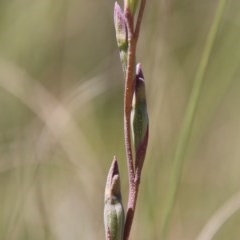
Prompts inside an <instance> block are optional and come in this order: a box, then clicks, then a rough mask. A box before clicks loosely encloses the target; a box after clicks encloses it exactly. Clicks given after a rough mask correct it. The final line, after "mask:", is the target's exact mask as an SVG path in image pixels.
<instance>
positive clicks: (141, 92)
mask: <svg viewBox="0 0 240 240" xmlns="http://www.w3.org/2000/svg"><path fill="white" fill-rule="evenodd" d="M131 124H132V125H131V128H132V138H133V144H134V147H135V155H136V165H138V164H140V163H139V161H141V165H142V163H143V161H144V158H145V154H146V148H147V143H148V125H149V121H148V113H147V102H146V91H145V83H144V76H143V73H142V69H141V64H137V66H136V83H135V90H134V95H133V102H132V112H131ZM139 159H141V160H139ZM137 161H138V162H137Z"/></svg>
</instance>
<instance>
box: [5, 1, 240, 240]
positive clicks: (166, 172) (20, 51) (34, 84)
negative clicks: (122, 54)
mask: <svg viewBox="0 0 240 240" xmlns="http://www.w3.org/2000/svg"><path fill="white" fill-rule="evenodd" d="M217 3H218V1H208V0H202V1H200V0H194V1H190V0H182V1H176V0H170V1H164V0H160V1H159V0H153V1H147V4H146V10H145V15H144V19H143V26H142V31H141V34H140V42H139V45H138V59H137V60H138V61H140V62H141V63H142V66H143V69H144V75H145V79H146V82H145V83H146V90H147V98H148V108H149V109H148V112H149V119H150V129H149V144H148V151H147V156H146V160H145V165H144V169H143V174H142V181H141V186H140V192H139V201H138V205H137V212H136V217H135V219H134V223H133V231H132V233H131V239H132V240H134V239H138V240H148V239H150V240H151V239H159V238H160V237H159V236H160V229H161V225H162V221H163V219H162V217H163V210H164V208H165V206H166V204H167V203H166V196H167V194H168V192H169V180H170V176H171V168H172V156H173V153H174V150H175V146H176V143H177V137H178V133H179V130H180V128H181V124H182V119H183V116H184V112H185V107H186V103H187V101H188V97H189V92H190V91H191V86H192V83H193V80H194V77H195V73H196V69H197V67H198V64H199V59H200V56H201V53H202V49H203V45H204V43H205V40H206V36H207V33H208V30H209V29H210V26H211V23H212V20H213V18H214V15H215V11H216V6H217ZM113 6H114V2H112V1H103V0H100V1H87V0H79V1H77V0H58V1H57V0H41V1H40V0H12V1H8V0H2V1H0V239H3V240H5V239H6V240H27V239H34V240H66V239H67V240H77V239H78V240H79V239H84V240H88V239H89V240H92V239H104V226H103V199H104V196H103V195H104V185H105V180H106V176H107V171H108V169H109V166H110V163H111V160H112V157H113V155H114V154H116V155H117V157H118V159H119V167H120V172H121V181H122V192H123V202H124V203H125V204H126V198H127V194H128V185H127V173H126V164H125V152H124V145H123V96H122V95H123V74H122V69H121V63H120V60H119V53H118V50H117V46H116V40H115V32H114V27H113ZM239 42H240V2H239V1H238V0H229V1H228V4H227V7H226V9H225V12H224V17H223V19H222V21H221V25H220V28H219V31H218V34H217V38H216V41H215V43H214V47H213V49H212V53H211V56H210V62H209V65H208V67H207V71H206V73H205V75H204V85H203V88H202V91H201V96H200V101H199V104H198V109H197V113H196V116H195V120H194V125H193V128H192V131H191V138H190V144H189V146H188V152H187V157H186V159H185V161H184V169H183V174H182V178H181V182H180V185H179V191H178V195H177V202H176V206H175V208H174V215H173V219H172V221H171V227H170V239H172V240H174V239H178V240H181V239H184V240H192V239H196V238H197V236H198V234H199V233H200V232H201V230H202V228H203V227H204V225H205V224H206V223H207V222H208V220H209V219H210V218H211V217H212V216H213V214H214V213H215V212H216V211H217V210H218V209H221V207H222V206H224V203H225V202H226V201H228V199H230V198H231V197H232V196H233V195H234V194H237V193H238V192H239V191H240V184H239V183H240V174H239V169H240V160H239V159H240V148H239V145H240V110H239V102H240V80H239V79H240V72H239V69H240V45H239ZM239 201H240V200H239ZM239 224H240V214H239V212H236V213H235V214H233V215H232V216H231V218H230V219H229V220H228V221H227V222H226V223H224V224H223V226H222V228H221V229H220V230H219V232H218V233H217V234H216V235H215V236H214V238H213V239H214V240H226V239H231V240H238V239H239V236H240V228H239Z"/></svg>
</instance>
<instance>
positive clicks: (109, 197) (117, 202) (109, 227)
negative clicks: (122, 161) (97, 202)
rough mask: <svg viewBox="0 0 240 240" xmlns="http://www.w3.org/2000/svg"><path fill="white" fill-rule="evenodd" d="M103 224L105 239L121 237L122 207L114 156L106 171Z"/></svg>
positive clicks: (110, 239)
mask: <svg viewBox="0 0 240 240" xmlns="http://www.w3.org/2000/svg"><path fill="white" fill-rule="evenodd" d="M104 225H105V234H106V239H107V240H122V239H123V228H124V209H123V205H122V196H121V186H120V176H119V170H118V164H117V160H116V158H115V157H114V159H113V162H112V165H111V167H110V169H109V172H108V177H107V182H106V188H105V204H104Z"/></svg>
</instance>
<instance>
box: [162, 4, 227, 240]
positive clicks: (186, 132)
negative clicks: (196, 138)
mask: <svg viewBox="0 0 240 240" xmlns="http://www.w3.org/2000/svg"><path fill="white" fill-rule="evenodd" d="M226 2H227V0H219V3H218V7H217V10H216V15H215V18H214V20H213V23H212V26H211V28H210V31H209V33H208V36H207V39H206V43H205V46H204V49H203V53H202V57H201V60H200V64H199V67H198V70H197V73H196V77H195V80H194V83H193V87H192V92H191V94H190V97H189V100H188V105H187V109H186V114H185V117H184V120H183V126H182V129H181V132H180V135H179V140H178V145H177V149H176V152H175V155H174V159H173V164H174V166H173V173H172V178H171V185H170V194H169V196H168V199H167V207H166V211H165V214H164V218H163V228H162V233H161V234H162V237H161V239H162V240H165V239H167V236H168V230H169V227H170V226H169V225H170V221H171V217H172V212H173V208H174V205H175V201H176V195H177V189H178V185H179V181H180V178H181V172H182V167H183V162H184V159H185V156H186V149H187V145H188V142H189V137H190V133H191V129H192V124H193V121H194V115H195V112H196V108H197V104H198V100H199V95H200V90H201V86H202V82H203V78H204V75H205V72H206V67H207V64H208V61H209V57H210V53H211V50H212V46H213V43H214V40H215V37H216V33H217V30H218V27H219V24H220V20H221V17H222V15H223V11H224V7H225V5H226Z"/></svg>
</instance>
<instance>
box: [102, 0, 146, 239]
mask: <svg viewBox="0 0 240 240" xmlns="http://www.w3.org/2000/svg"><path fill="white" fill-rule="evenodd" d="M145 2H146V0H125V1H124V8H123V9H121V7H120V6H119V4H118V3H117V2H116V3H115V7H114V25H115V30H116V40H117V46H118V49H119V53H120V59H121V63H122V68H123V72H124V77H125V90H124V138H125V149H126V158H127V168H128V180H129V195H128V204H127V210H126V216H125V214H124V212H125V211H124V208H123V204H122V197H121V187H120V174H119V169H118V163H117V158H116V157H115V156H114V158H113V162H112V164H111V167H110V169H109V173H108V176H107V182H106V188H105V200H104V202H105V205H104V225H105V236H106V240H127V239H129V235H130V231H131V226H132V222H133V218H134V213H135V208H136V203H137V196H138V189H139V184H140V178H141V172H142V168H143V163H144V159H145V155H146V150H147V144H148V128H149V121H148V113H147V102H146V93H145V82H144V76H143V71H142V67H141V64H140V63H138V64H136V46H137V41H138V36H139V32H140V26H141V22H142V16H143V12H144V8H145Z"/></svg>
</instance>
